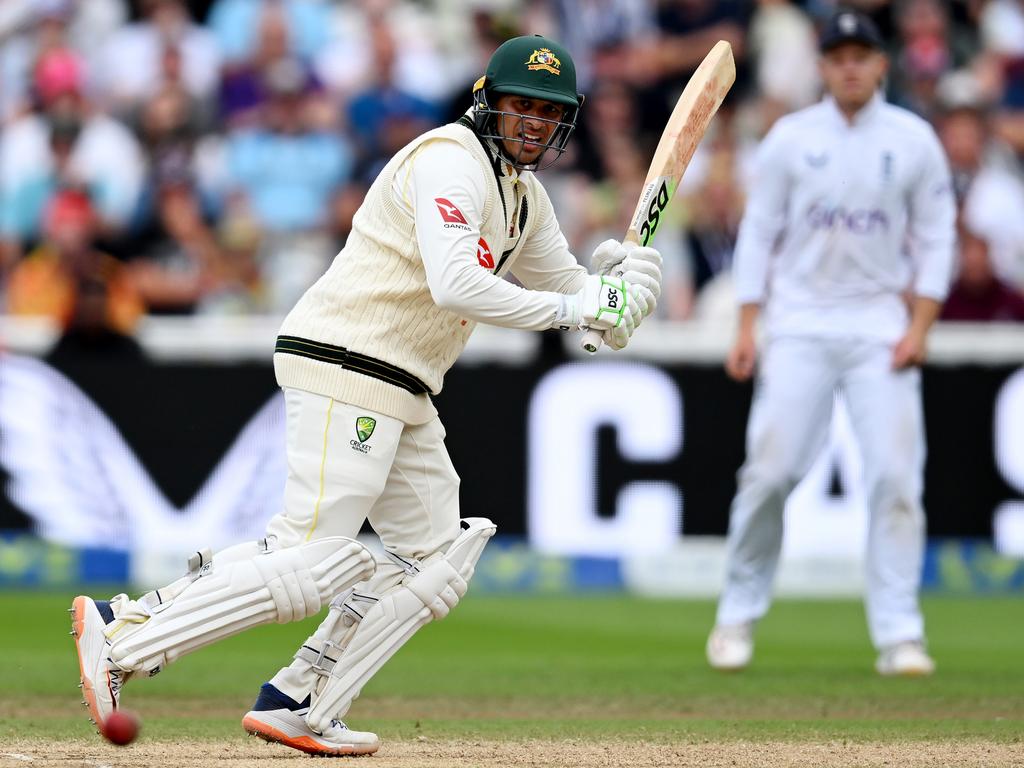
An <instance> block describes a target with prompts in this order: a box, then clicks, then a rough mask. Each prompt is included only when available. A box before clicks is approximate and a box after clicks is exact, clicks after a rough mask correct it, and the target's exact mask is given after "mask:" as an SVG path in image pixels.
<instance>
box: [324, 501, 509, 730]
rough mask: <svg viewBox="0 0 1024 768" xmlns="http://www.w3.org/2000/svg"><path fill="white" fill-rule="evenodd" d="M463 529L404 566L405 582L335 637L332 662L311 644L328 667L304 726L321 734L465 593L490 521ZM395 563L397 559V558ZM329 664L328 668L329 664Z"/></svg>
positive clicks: (476, 520) (471, 521) (471, 522)
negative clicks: (346, 635)
mask: <svg viewBox="0 0 1024 768" xmlns="http://www.w3.org/2000/svg"><path fill="white" fill-rule="evenodd" d="M462 527H463V531H462V533H461V534H460V535H459V536H458V537H457V538H456V539H455V541H454V542H452V544H451V546H450V547H449V548H448V550H447V551H446V552H444V553H443V554H435V555H432V556H431V557H429V558H427V559H426V560H424V561H422V562H413V561H407V560H404V559H403V562H405V563H407V564H408V567H407V568H406V572H407V574H409V575H408V576H407V577H406V581H405V583H404V584H402V585H401V586H399V587H397V588H396V589H394V590H392V591H390V592H388V593H387V594H385V595H383V596H382V597H381V598H380V599H379V600H378V601H377V602H376V603H375V604H373V605H372V607H371V608H370V610H369V611H367V612H366V614H365V616H363V617H362V619H361V620H360V621H359V622H358V623H357V624H355V625H354V630H355V631H354V632H353V633H352V635H351V639H342V640H339V641H337V646H336V647H338V646H340V647H343V648H344V650H343V652H342V654H341V658H340V659H337V660H335V662H334V663H333V664H331V663H330V662H329V661H328V659H329V658H330V657H331V654H330V653H328V652H324V646H323V645H321V646H320V647H311V649H310V650H311V652H316V654H317V659H316V662H317V664H319V665H320V666H321V667H322V668H324V669H325V670H328V671H329V674H327V675H326V676H325V677H324V678H323V682H322V685H318V686H317V687H318V689H319V690H318V691H317V692H315V693H314V694H313V699H312V706H311V708H310V711H309V714H308V715H307V717H306V720H307V723H308V724H309V727H310V728H312V729H313V730H315V731H317V732H319V733H322V732H323V731H324V729H325V728H327V727H328V726H330V723H331V721H332V720H340V719H341V718H342V717H344V715H345V713H346V712H348V709H349V707H350V706H352V702H353V701H354V700H355V699H356V698H357V697H358V696H359V693H360V692H361V691H362V688H363V686H364V685H365V684H366V682H367V681H368V680H369V679H370V678H371V677H372V676H373V675H374V674H375V673H376V672H377V670H378V669H380V668H381V666H383V665H384V663H385V662H386V661H387V660H388V659H390V658H391V657H392V656H393V655H394V654H395V652H396V651H397V650H398V649H399V648H401V647H402V646H403V645H404V644H405V643H406V641H407V640H408V639H409V638H410V637H412V636H413V634H415V633H416V631H417V630H418V629H419V628H420V627H422V626H423V625H425V624H427V623H429V622H431V621H433V620H434V619H443V618H444V617H445V616H447V615H448V613H449V612H450V611H451V609H452V608H454V607H455V606H456V605H457V604H458V602H459V600H460V599H461V598H462V597H463V596H464V595H465V594H466V590H467V588H468V582H469V580H470V579H471V578H472V576H473V571H474V569H475V568H476V563H477V560H479V559H480V554H481V553H482V552H483V549H484V546H485V545H486V544H487V541H488V540H489V539H490V538H491V536H493V535H494V531H495V525H494V523H492V522H491V521H490V520H487V519H485V518H482V517H472V518H466V519H464V520H463V521H462ZM396 562H397V561H396ZM328 665H329V666H328Z"/></svg>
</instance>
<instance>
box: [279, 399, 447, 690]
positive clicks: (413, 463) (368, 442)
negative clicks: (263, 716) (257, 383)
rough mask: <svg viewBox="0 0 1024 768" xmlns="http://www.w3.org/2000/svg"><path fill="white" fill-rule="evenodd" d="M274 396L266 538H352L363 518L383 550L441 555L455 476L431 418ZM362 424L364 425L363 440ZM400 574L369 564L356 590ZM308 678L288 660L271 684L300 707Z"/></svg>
mask: <svg viewBox="0 0 1024 768" xmlns="http://www.w3.org/2000/svg"><path fill="white" fill-rule="evenodd" d="M284 398H285V423H286V432H287V435H286V445H287V463H288V477H287V480H286V481H285V491H284V510H283V511H282V512H281V513H280V514H278V515H275V516H274V517H273V518H271V520H270V522H269V523H268V524H267V535H268V536H275V537H277V543H278V545H279V546H282V547H290V546H295V545H297V544H300V543H302V542H304V541H311V540H315V539H318V538H321V537H324V536H348V537H349V538H355V536H356V535H357V534H358V533H359V529H360V528H361V527H362V524H363V521H364V520H366V519H369V521H370V525H371V526H373V529H374V531H376V532H377V535H378V536H380V540H381V544H382V545H383V546H384V549H386V550H387V551H388V552H390V553H392V554H395V555H398V556H400V557H402V558H404V559H407V560H410V559H421V560H422V559H424V558H426V557H429V556H430V555H432V554H434V553H435V552H438V551H444V550H446V549H447V548H448V546H449V545H450V544H451V543H452V542H453V541H454V540H455V539H456V537H457V536H458V535H459V532H460V528H459V476H458V474H457V473H456V472H455V467H454V466H452V462H451V458H450V457H449V456H448V451H447V449H446V448H445V445H444V437H445V432H444V428H443V427H442V426H441V421H440V419H438V418H437V417H435V418H434V419H432V420H431V421H428V422H427V423H426V424H421V425H416V426H411V425H408V424H405V423H404V422H402V421H399V420H398V419H393V418H391V417H389V416H384V415H383V414H380V413H375V412H373V411H369V410H367V409H365V408H359V407H357V406H354V405H349V404H347V403H342V402H339V401H337V400H333V399H331V398H330V397H324V396H322V395H316V394H313V393H311V392H306V391H303V390H299V389H291V388H287V387H286V388H285V390H284ZM367 419H371V420H372V422H373V423H372V432H371V433H370V434H369V435H367V430H368V429H369V428H370V422H368V421H366V420H367ZM360 429H362V434H360V432H359V430H360ZM404 576H405V571H404V569H403V568H402V567H400V566H399V565H398V564H397V563H395V562H393V561H392V560H390V559H387V558H378V561H377V573H376V574H375V575H374V576H373V578H372V579H370V580H369V582H367V583H366V584H365V585H364V587H363V589H365V590H366V591H369V592H371V593H374V594H383V593H385V592H387V591H389V590H390V589H393V588H394V587H397V586H398V585H399V583H400V582H401V580H402V578H403V577H404ZM315 680H316V676H315V674H314V673H313V672H312V668H311V666H310V665H309V664H308V663H305V662H298V661H297V662H296V663H294V664H292V665H291V666H290V667H285V668H283V669H282V670H281V671H280V672H279V673H278V674H277V675H276V676H275V677H274V678H273V681H272V682H273V683H274V685H276V686H277V688H278V689H279V690H281V691H283V692H284V693H286V694H287V695H289V696H291V697H292V698H294V699H296V700H298V701H301V700H302V699H303V698H305V696H306V694H308V693H309V691H310V690H311V689H312V685H313V683H314V681H315Z"/></svg>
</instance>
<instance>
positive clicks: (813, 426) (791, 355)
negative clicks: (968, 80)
mask: <svg viewBox="0 0 1024 768" xmlns="http://www.w3.org/2000/svg"><path fill="white" fill-rule="evenodd" d="M882 49H883V43H882V39H881V37H880V36H879V33H878V30H877V29H876V28H875V26H874V24H873V23H872V22H871V21H870V19H868V18H867V17H866V16H863V15H861V14H859V13H856V12H852V11H842V12H840V13H838V14H836V15H835V16H834V17H833V18H832V19H831V20H830V22H829V23H828V25H827V27H826V28H825V30H824V33H823V35H822V38H821V59H820V68H821V74H822V79H823V80H824V83H825V87H826V90H827V92H828V93H827V96H826V97H825V99H824V100H823V101H822V102H820V103H819V104H817V105H815V106H812V107H809V108H808V109H805V110H802V111H800V112H797V113H795V114H792V115H789V116H787V117H784V118H782V119H781V120H779V122H778V123H776V125H775V126H774V127H773V128H772V130H771V131H770V132H769V134H768V136H767V137H766V138H765V140H764V142H763V144H762V145H761V147H760V150H759V158H758V161H757V172H756V179H755V182H754V184H753V187H752V191H751V193H750V197H749V201H748V204H747V208H746V211H745V213H744V217H743V221H742V224H741V227H740V234H739V240H738V243H737V246H736V253H735V259H734V275H735V284H736V293H737V299H738V301H739V304H740V322H739V332H738V335H737V338H736V341H735V344H734V346H733V348H732V350H731V352H730V353H729V356H728V361H727V366H726V367H727V370H728V373H729V374H730V375H731V376H732V377H734V378H735V379H737V380H746V379H748V378H750V377H751V375H752V374H753V372H754V368H755V362H757V356H758V355H757V352H758V350H757V342H756V340H755V333H754V326H755V322H756V321H757V319H758V317H759V316H763V324H764V337H765V346H764V353H763V355H762V356H761V359H760V361H759V371H758V379H757V382H756V386H755V393H754V401H753V405H752V407H751V412H750V420H749V423H748V425H747V452H746V462H745V463H744V465H743V467H742V469H741V470H740V473H739V487H738V490H737V493H736V497H735V499H734V500H733V505H732V512H731V519H730V523H729V536H728V565H727V572H726V579H725V586H724V589H723V592H722V595H721V599H720V601H719V604H718V615H717V623H716V626H715V628H714V630H713V631H712V632H711V636H710V637H709V639H708V643H707V658H708V661H709V663H710V664H711V666H712V667H716V668H718V669H741V668H743V667H745V666H747V664H749V663H750V661H751V658H752V656H753V652H754V627H755V624H756V622H757V620H758V619H760V618H761V617H762V616H763V615H764V614H765V613H766V612H767V610H768V606H769V604H770V602H771V593H772V580H773V576H774V573H775V567H776V564H777V562H778V558H779V550H780V548H781V545H782V528H783V508H784V506H785V503H786V498H787V497H788V496H789V494H790V492H791V491H792V490H793V488H794V486H795V485H796V484H797V483H798V482H799V481H800V479H801V478H802V477H803V476H804V475H805V474H806V473H807V471H808V470H809V469H810V467H811V465H812V463H813V462H814V460H815V459H816V458H817V456H818V455H819V454H820V452H821V450H822V448H823V447H824V444H825V440H826V437H827V434H828V428H829V424H830V421H831V414H832V408H833V403H834V399H833V398H834V394H835V393H836V392H839V393H841V394H842V396H843V399H844V400H845V403H846V407H847V409H848V412H849V416H850V421H851V423H852V425H853V430H854V433H855V435H856V438H857V442H858V444H859V447H860V451H861V456H862V458H863V467H864V484H865V490H866V498H867V505H868V512H869V516H870V519H869V522H868V536H867V542H866V545H867V557H866V581H867V595H866V598H865V603H866V608H867V620H868V629H869V630H870V634H871V639H872V641H873V644H874V645H875V647H876V649H877V651H878V659H877V662H876V669H877V671H878V672H879V673H880V674H882V675H927V674H930V673H931V672H932V671H933V669H934V666H935V665H934V662H933V660H932V659H931V657H930V656H929V655H928V652H927V650H926V646H925V632H924V620H923V618H922V616H921V609H920V606H919V605H918V589H919V586H920V579H921V567H922V559H923V554H924V541H925V518H924V511H923V509H922V505H921V495H922V485H923V472H924V458H925V436H924V426H923V419H922V413H921V392H920V387H921V374H920V370H919V365H920V364H921V363H922V362H923V360H924V358H925V340H926V336H927V334H928V330H929V328H930V327H931V325H932V323H933V322H934V320H935V318H936V317H937V316H938V314H939V309H940V307H941V303H942V301H943V300H944V298H945V296H946V292H947V289H948V286H949V282H950V274H951V271H952V264H953V248H954V240H955V235H954V218H955V210H954V209H955V206H954V202H953V192H952V187H951V184H950V174H949V169H948V167H947V164H946V160H945V156H944V154H943V151H942V148H941V146H940V144H939V141H938V139H937V137H936V136H935V133H934V132H933V131H932V129H931V127H930V126H929V125H928V124H927V123H926V122H925V121H924V120H922V119H920V118H918V117H917V116H915V115H913V114H911V113H910V112H907V111H906V110H903V109H900V108H898V107H895V106H892V105H890V104H887V103H886V102H885V101H884V100H883V98H882V95H881V94H880V93H879V86H880V85H881V83H882V78H883V77H884V75H885V72H886V68H887V59H886V56H885V54H884V53H883V52H882Z"/></svg>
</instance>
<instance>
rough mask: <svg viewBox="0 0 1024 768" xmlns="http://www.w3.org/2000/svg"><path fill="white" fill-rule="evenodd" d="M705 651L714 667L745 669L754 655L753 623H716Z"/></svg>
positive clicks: (727, 670)
mask: <svg viewBox="0 0 1024 768" xmlns="http://www.w3.org/2000/svg"><path fill="white" fill-rule="evenodd" d="M705 651H706V653H707V657H708V664H710V665H711V666H712V667H713V668H714V669H720V670H722V671H725V672H734V671H737V670H740V669H743V668H744V667H746V666H747V665H748V664H750V660H751V659H752V658H753V656H754V625H753V623H752V622H749V621H748V622H744V623H743V624H717V625H715V628H714V629H712V630H711V634H710V635H709V636H708V644H707V647H706V649H705Z"/></svg>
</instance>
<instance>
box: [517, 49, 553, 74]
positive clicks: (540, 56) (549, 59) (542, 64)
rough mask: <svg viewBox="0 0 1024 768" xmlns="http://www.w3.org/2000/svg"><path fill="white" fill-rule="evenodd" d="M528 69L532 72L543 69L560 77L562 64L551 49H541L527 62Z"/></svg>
mask: <svg viewBox="0 0 1024 768" xmlns="http://www.w3.org/2000/svg"><path fill="white" fill-rule="evenodd" d="M526 64H527V66H526V68H527V69H528V70H530V71H531V72H533V71H536V70H538V69H543V70H545V71H547V72H550V73H551V74H553V75H560V74H562V72H561V67H562V62H561V61H559V60H558V57H557V56H555V54H553V53H552V52H551V49H550V48H541V49H540V50H535V51H534V52H533V53H532V54H531V55H530V58H529V59H527V60H526Z"/></svg>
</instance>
